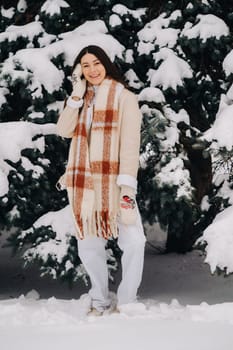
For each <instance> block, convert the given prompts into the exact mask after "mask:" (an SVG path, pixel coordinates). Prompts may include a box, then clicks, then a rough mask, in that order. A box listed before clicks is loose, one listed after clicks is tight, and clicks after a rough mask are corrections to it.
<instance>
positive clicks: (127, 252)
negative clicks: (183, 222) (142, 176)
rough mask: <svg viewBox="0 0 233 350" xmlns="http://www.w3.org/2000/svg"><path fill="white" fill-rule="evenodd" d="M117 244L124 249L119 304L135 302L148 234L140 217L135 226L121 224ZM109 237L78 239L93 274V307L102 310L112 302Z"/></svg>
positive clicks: (81, 253)
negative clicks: (145, 232) (109, 273)
mask: <svg viewBox="0 0 233 350" xmlns="http://www.w3.org/2000/svg"><path fill="white" fill-rule="evenodd" d="M118 229H119V237H118V245H119V247H120V249H121V250H122V251H123V255H122V258H121V264H122V280H121V283H120V285H119V287H118V291H117V304H118V306H120V305H123V304H127V303H132V302H135V301H136V296H137V290H138V287H139V285H140V283H141V280H142V271H143V263H144V247H145V241H146V240H145V235H144V231H143V227H142V222H141V217H140V214H139V213H138V219H137V222H136V224H135V225H124V224H121V223H118ZM105 245H106V240H105V239H104V238H102V237H95V236H88V237H86V238H84V239H83V240H78V251H79V257H80V259H81V260H82V263H83V265H84V267H85V269H86V271H87V273H88V275H89V277H90V280H91V289H90V291H89V295H90V297H91V300H92V306H93V307H95V308H97V309H102V308H104V307H107V306H109V305H110V303H111V300H110V298H109V289H108V267H107V256H106V250H105Z"/></svg>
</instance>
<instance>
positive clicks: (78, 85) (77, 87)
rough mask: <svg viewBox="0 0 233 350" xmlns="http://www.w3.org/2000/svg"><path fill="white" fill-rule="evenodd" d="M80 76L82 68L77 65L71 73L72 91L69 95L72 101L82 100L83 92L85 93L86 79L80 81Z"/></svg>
mask: <svg viewBox="0 0 233 350" xmlns="http://www.w3.org/2000/svg"><path fill="white" fill-rule="evenodd" d="M81 76H82V67H81V64H80V63H78V64H77V66H76V67H75V69H74V71H73V73H72V77H71V80H72V84H73V91H72V93H71V96H72V98H73V99H74V100H76V98H75V97H77V99H81V98H83V96H84V94H85V92H86V86H87V82H86V79H81Z"/></svg>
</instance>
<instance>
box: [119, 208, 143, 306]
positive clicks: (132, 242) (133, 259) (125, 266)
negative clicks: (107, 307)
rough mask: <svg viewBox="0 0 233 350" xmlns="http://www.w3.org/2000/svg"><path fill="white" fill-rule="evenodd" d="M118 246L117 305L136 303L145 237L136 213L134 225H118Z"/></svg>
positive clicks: (139, 218) (140, 278)
mask: <svg viewBox="0 0 233 350" xmlns="http://www.w3.org/2000/svg"><path fill="white" fill-rule="evenodd" d="M118 228H119V238H118V245H119V247H120V248H121V250H122V251H123V255H122V258H121V264H122V281H121V283H120V285H119V288H118V291H117V298H118V305H119V306H120V305H123V304H127V303H132V302H135V301H136V296H137V290H138V287H139V285H140V283H141V280H142V271H143V264H144V249H145V241H146V239H145V235H144V231H143V226H142V222H141V217H140V214H139V211H138V219H137V222H136V224H135V225H124V224H121V223H118Z"/></svg>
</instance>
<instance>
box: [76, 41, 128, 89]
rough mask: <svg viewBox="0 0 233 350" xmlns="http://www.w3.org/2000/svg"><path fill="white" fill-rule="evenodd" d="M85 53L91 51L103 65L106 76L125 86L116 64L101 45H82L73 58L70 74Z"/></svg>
mask: <svg viewBox="0 0 233 350" xmlns="http://www.w3.org/2000/svg"><path fill="white" fill-rule="evenodd" d="M87 53H91V54H92V55H95V56H96V57H97V58H98V59H99V60H100V62H101V63H102V65H103V66H104V68H105V70H106V76H108V77H110V78H112V79H114V80H116V81H118V82H119V83H122V84H123V85H124V86H126V83H125V81H124V79H123V77H122V75H121V73H120V71H119V69H118V68H117V67H116V65H115V64H114V63H113V62H112V61H111V60H110V58H109V57H108V55H107V54H106V52H105V51H104V50H103V49H101V47H99V46H96V45H89V46H86V47H84V48H83V49H82V50H81V51H80V52H79V54H78V56H77V57H76V58H75V60H74V64H73V67H72V70H71V74H72V73H73V71H74V69H75V67H76V65H77V64H78V63H80V62H81V59H82V57H83V56H84V55H86V54H87Z"/></svg>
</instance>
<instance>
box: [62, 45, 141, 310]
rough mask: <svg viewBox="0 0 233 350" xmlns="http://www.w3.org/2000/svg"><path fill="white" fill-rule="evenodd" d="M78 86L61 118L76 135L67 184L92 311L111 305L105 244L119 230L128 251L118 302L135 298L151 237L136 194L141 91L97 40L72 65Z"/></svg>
mask: <svg viewBox="0 0 233 350" xmlns="http://www.w3.org/2000/svg"><path fill="white" fill-rule="evenodd" d="M72 81H73V91H72V94H71V96H70V97H69V98H68V100H67V104H66V107H65V108H64V110H63V112H62V113H61V115H60V117H59V120H58V123H57V131H58V134H59V135H61V136H63V137H72V141H71V145H70V151H69V158H68V164H67V169H66V173H65V175H64V176H63V177H62V181H61V183H62V184H63V185H64V186H65V187H66V189H67V192H68V198H69V202H70V205H71V208H72V212H73V215H74V219H75V223H76V228H77V238H78V251H79V256H80V258H81V260H82V263H83V265H84V267H85V269H86V271H87V273H88V274H89V277H90V281H91V289H90V291H89V295H90V298H91V306H90V312H91V313H93V314H95V315H102V314H103V313H104V312H106V310H108V309H109V308H110V306H111V303H112V301H111V298H110V296H109V289H108V269H107V262H106V251H105V245H106V240H107V239H109V238H110V237H118V244H119V247H120V248H121V250H122V251H123V255H122V281H121V283H120V286H119V288H118V291H117V307H118V309H119V310H120V309H121V307H123V305H124V304H128V303H132V302H135V301H136V294H137V289H138V287H139V285H140V283H141V278H142V270H143V260H144V246H145V236H144V232H143V228H142V223H141V218H140V215H139V212H138V208H137V204H136V201H135V194H136V188H137V180H136V177H137V170H138V164H139V146H140V125H141V114H140V111H139V107H138V103H137V99H136V96H135V95H134V94H133V93H132V92H130V91H129V90H127V89H126V88H125V87H124V83H123V81H122V78H121V75H120V73H119V72H118V70H117V68H116V66H115V65H114V64H113V63H112V62H111V60H110V59H109V57H108V56H107V54H106V53H105V52H104V51H103V50H102V49H101V48H100V47H98V46H94V45H92V46H87V47H85V48H84V49H82V50H81V52H80V53H79V55H78V56H77V57H76V59H75V61H74V65H73V69H72Z"/></svg>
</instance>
